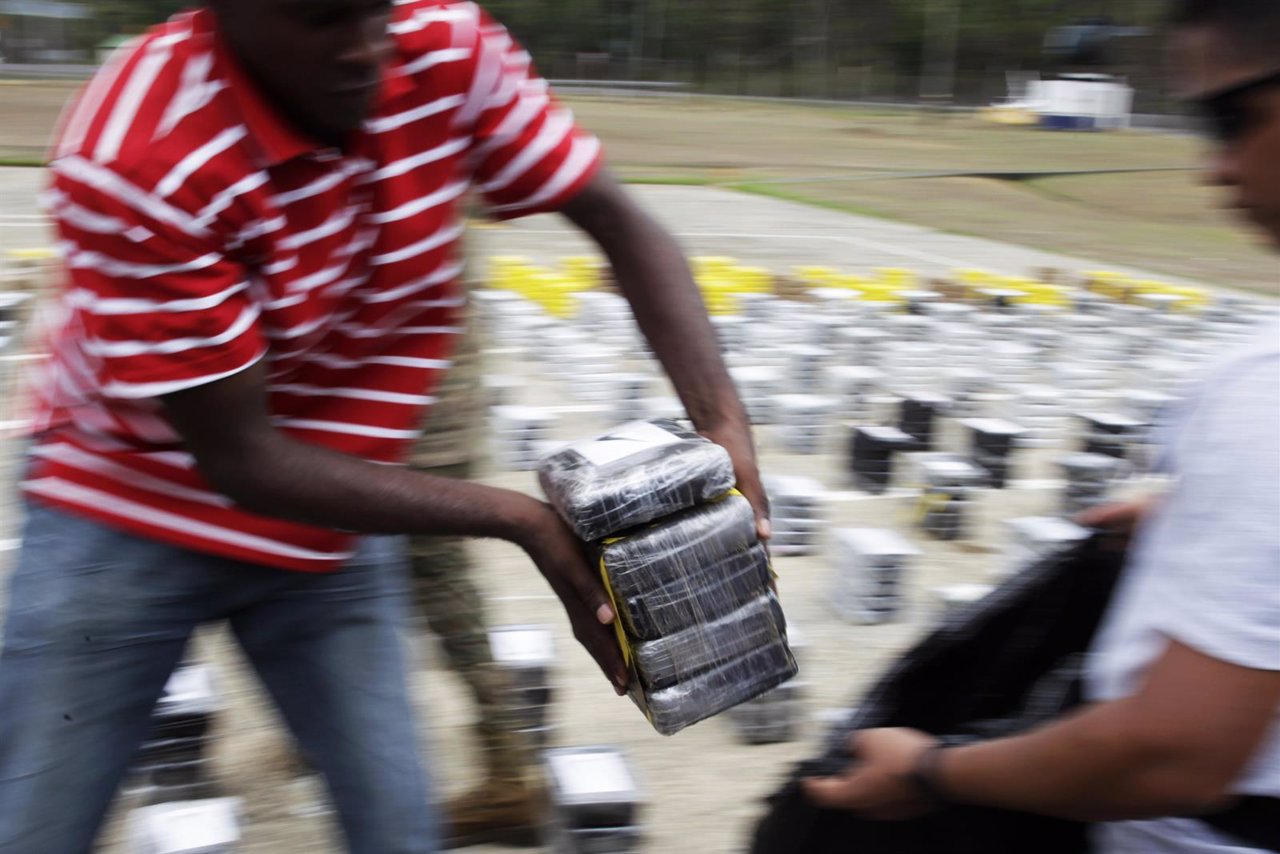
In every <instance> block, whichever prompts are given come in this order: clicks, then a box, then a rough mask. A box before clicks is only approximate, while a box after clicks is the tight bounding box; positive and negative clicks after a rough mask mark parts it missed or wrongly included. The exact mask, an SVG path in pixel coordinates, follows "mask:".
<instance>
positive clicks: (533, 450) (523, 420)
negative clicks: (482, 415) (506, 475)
mask: <svg viewBox="0 0 1280 854" xmlns="http://www.w3.org/2000/svg"><path fill="white" fill-rule="evenodd" d="M556 420H557V419H556V415H555V413H553V412H551V411H550V410H548V409H543V408H541V407H536V406H495V407H492V408H491V409H490V410H489V422H490V426H491V428H492V439H493V457H494V461H495V462H496V463H497V465H498V467H499V468H502V469H504V470H506V471H529V470H531V469H534V468H537V466H538V460H539V458H540V457H541V454H542V451H543V449H544V448H545V443H546V442H548V441H550V440H551V431H552V429H553V428H554V427H555V424H556Z"/></svg>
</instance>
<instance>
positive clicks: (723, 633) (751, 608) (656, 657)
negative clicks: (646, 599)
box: [632, 592, 787, 691]
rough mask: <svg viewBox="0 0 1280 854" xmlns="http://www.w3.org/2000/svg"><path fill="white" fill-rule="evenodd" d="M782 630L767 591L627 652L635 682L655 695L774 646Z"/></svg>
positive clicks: (775, 601) (780, 617)
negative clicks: (716, 616) (733, 608)
mask: <svg viewBox="0 0 1280 854" xmlns="http://www.w3.org/2000/svg"><path fill="white" fill-rule="evenodd" d="M786 630H787V622H786V618H785V617H783V615H782V606H781V605H779V604H778V599H777V597H775V596H774V595H773V593H771V592H770V593H765V594H764V595H763V596H760V597H758V598H757V599H755V600H754V601H752V602H750V603H748V604H747V605H745V606H743V607H742V608H739V609H738V610H736V611H733V612H731V613H729V614H727V615H725V616H723V617H720V618H719V619H717V620H709V621H707V622H703V623H699V624H696V625H692V626H689V627H688V628H687V629H684V630H682V631H678V632H674V633H672V634H669V635H667V636H666V637H663V638H659V639H658V640H652V641H646V642H644V643H641V644H637V645H636V646H634V647H633V648H632V654H633V655H634V657H635V665H636V672H637V673H638V674H639V675H640V681H641V682H643V683H644V685H645V687H646V688H648V689H649V690H650V691H656V690H661V689H663V688H669V687H671V686H672V685H674V684H676V683H677V682H684V681H688V680H689V679H690V678H691V677H693V676H697V675H699V674H701V673H703V672H704V671H707V670H711V669H712V668H714V667H717V666H719V665H721V664H724V663H726V662H728V661H731V660H732V659H735V658H739V657H740V656H743V655H746V654H748V653H750V652H751V651H752V650H755V649H758V648H760V647H764V646H768V645H770V644H773V643H776V642H778V641H780V640H782V639H783V638H784V637H785V636H786Z"/></svg>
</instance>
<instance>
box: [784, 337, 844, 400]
mask: <svg viewBox="0 0 1280 854" xmlns="http://www.w3.org/2000/svg"><path fill="white" fill-rule="evenodd" d="M783 352H784V353H786V358H787V386H788V387H789V388H791V389H792V390H793V391H795V392H797V393H799V394H815V393H817V392H819V391H821V390H822V380H823V376H822V371H823V368H824V367H825V365H826V362H827V360H828V359H830V358H831V355H832V353H831V351H830V350H828V349H826V348H825V347H813V346H809V345H805V344H795V345H792V346H789V347H785V348H783Z"/></svg>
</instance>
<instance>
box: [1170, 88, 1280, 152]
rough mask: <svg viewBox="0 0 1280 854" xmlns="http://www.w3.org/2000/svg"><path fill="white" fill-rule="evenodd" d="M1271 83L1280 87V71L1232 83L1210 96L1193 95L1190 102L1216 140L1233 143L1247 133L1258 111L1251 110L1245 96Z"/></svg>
mask: <svg viewBox="0 0 1280 854" xmlns="http://www.w3.org/2000/svg"><path fill="white" fill-rule="evenodd" d="M1272 86H1280V70H1277V71H1273V72H1271V73H1270V74H1264V75H1262V76H1261V77H1255V78H1253V79H1252V80H1246V81H1245V82H1243V83H1239V84H1237V85H1235V86H1229V87H1227V88H1226V89H1221V90H1219V91H1217V92H1214V93H1213V94H1211V95H1205V96H1203V97H1200V98H1193V99H1192V101H1191V103H1192V104H1194V105H1195V108H1196V111H1197V112H1198V113H1199V114H1200V116H1201V117H1202V119H1203V120H1204V122H1205V124H1206V125H1207V130H1208V131H1209V133H1210V134H1212V135H1213V137H1214V139H1216V140H1218V141H1219V142H1222V143H1233V142H1236V141H1238V140H1239V139H1240V138H1241V137H1242V136H1244V135H1245V134H1246V133H1248V131H1249V126H1250V125H1252V124H1253V122H1254V121H1255V120H1256V119H1257V111H1256V110H1253V109H1251V108H1250V107H1249V105H1248V104H1246V103H1245V99H1246V98H1247V97H1248V96H1249V95H1252V94H1253V93H1255V92H1257V91H1259V90H1262V89H1269V88H1271V87H1272Z"/></svg>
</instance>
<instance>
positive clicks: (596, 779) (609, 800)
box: [543, 747, 642, 854]
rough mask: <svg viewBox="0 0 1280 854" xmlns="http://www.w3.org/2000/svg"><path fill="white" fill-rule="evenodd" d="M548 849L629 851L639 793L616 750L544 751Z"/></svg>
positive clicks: (553, 852) (636, 832) (637, 838)
mask: <svg viewBox="0 0 1280 854" xmlns="http://www.w3.org/2000/svg"><path fill="white" fill-rule="evenodd" d="M543 755H544V761H545V763H546V776H547V801H548V804H547V807H548V808H547V825H546V838H545V839H544V840H543V841H544V843H545V844H546V847H547V852H548V854H629V852H632V851H636V850H638V849H639V846H640V842H641V827H640V816H639V813H640V808H641V806H642V803H641V802H642V796H641V794H640V791H639V787H638V786H637V785H636V781H635V776H634V775H633V774H632V773H631V767H630V765H629V764H628V762H627V760H626V757H625V756H623V754H622V753H621V751H619V750H617V749H616V748H612V747H558V748H554V749H552V750H548V751H546V753H545V754H543Z"/></svg>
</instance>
